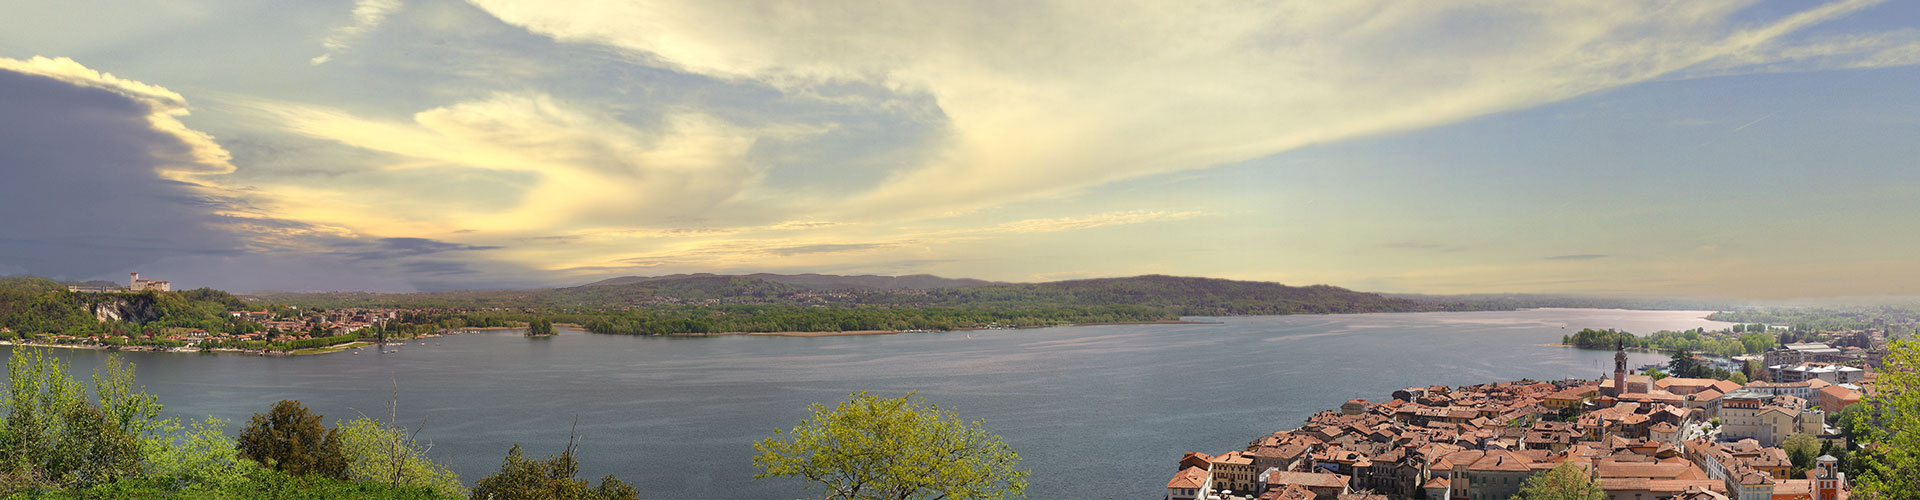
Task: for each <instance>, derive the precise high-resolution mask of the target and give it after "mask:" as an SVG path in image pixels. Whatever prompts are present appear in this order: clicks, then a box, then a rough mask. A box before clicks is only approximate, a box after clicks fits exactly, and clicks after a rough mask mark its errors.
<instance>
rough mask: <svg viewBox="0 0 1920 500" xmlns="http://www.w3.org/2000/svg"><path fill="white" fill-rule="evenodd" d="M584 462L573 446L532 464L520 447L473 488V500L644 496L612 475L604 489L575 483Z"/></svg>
mask: <svg viewBox="0 0 1920 500" xmlns="http://www.w3.org/2000/svg"><path fill="white" fill-rule="evenodd" d="M579 473H580V462H579V461H577V460H574V458H573V443H571V442H569V443H567V449H566V451H563V452H561V453H560V455H559V456H552V455H549V456H547V457H546V458H543V459H539V460H529V459H527V458H526V456H525V454H524V453H523V452H521V451H520V445H519V444H515V445H513V448H512V449H509V450H507V459H506V460H505V462H504V463H501V464H500V470H499V471H498V472H495V473H493V475H491V476H487V477H486V478H485V479H481V480H480V482H479V483H478V484H476V485H474V487H473V497H472V498H473V500H637V499H638V498H639V495H640V492H639V491H637V490H635V489H634V488H633V485H631V484H628V483H627V482H626V481H621V480H620V479H619V478H615V477H613V475H611V474H609V475H607V477H604V478H601V479H600V486H599V487H595V488H589V487H588V486H587V481H586V480H585V479H575V478H574V477H573V476H574V475H575V474H579Z"/></svg>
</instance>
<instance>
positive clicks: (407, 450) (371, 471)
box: [335, 417, 467, 497]
mask: <svg viewBox="0 0 1920 500" xmlns="http://www.w3.org/2000/svg"><path fill="white" fill-rule="evenodd" d="M335 428H336V429H338V430H339V431H340V451H341V453H342V454H343V455H345V457H346V461H347V478H348V479H351V480H354V481H373V482H380V483H386V484H389V485H393V486H425V487H429V488H432V489H434V490H436V491H439V492H440V493H442V494H444V495H446V496H450V497H463V496H466V494H467V492H466V488H465V487H464V486H462V485H461V484H460V476H459V475H456V474H454V473H453V471H450V470H447V468H446V467H445V466H442V465H440V464H436V463H433V461H432V460H429V459H428V458H427V450H428V449H429V448H431V445H422V444H421V443H420V442H419V441H417V440H415V439H414V437H413V435H412V434H411V433H408V432H407V430H406V429H402V428H400V427H396V426H393V425H390V424H387V423H385V422H381V421H378V420H374V419H371V418H366V417H361V418H356V419H353V420H349V421H347V422H345V423H341V424H337V425H336V426H335Z"/></svg>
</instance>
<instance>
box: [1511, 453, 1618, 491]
mask: <svg viewBox="0 0 1920 500" xmlns="http://www.w3.org/2000/svg"><path fill="white" fill-rule="evenodd" d="M1513 498H1514V500H1605V499H1606V498H1607V492H1606V491H1605V490H1602V489H1600V485H1598V484H1594V482H1593V479H1592V478H1590V477H1588V476H1587V471H1586V468H1584V467H1581V466H1580V465H1579V464H1577V463H1574V462H1562V463H1561V464H1560V465H1556V466H1554V467H1553V468H1552V469H1549V470H1547V471H1546V472H1542V473H1539V474H1535V475H1534V476H1533V477H1529V478H1527V480H1526V481H1525V482H1522V483H1520V491H1519V492H1517V493H1514V494H1513Z"/></svg>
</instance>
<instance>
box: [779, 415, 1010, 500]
mask: <svg viewBox="0 0 1920 500" xmlns="http://www.w3.org/2000/svg"><path fill="white" fill-rule="evenodd" d="M753 448H754V449H755V450H757V451H758V452H759V454H757V455H755V456H754V457H753V463H754V465H755V466H756V467H759V469H760V473H759V474H756V475H754V477H755V478H767V477H797V478H803V479H807V480H809V481H812V482H814V483H817V484H816V486H819V487H821V488H823V489H824V490H825V492H826V494H827V498H831V499H836V500H865V499H874V500H878V499H951V500H968V499H1001V498H1010V497H1017V496H1019V495H1020V494H1021V493H1022V492H1023V491H1025V490H1026V486H1027V471H1026V470H1023V469H1020V468H1019V465H1020V456H1019V455H1018V454H1016V453H1014V451H1013V449H1012V448H1009V447H1008V446H1007V445H1006V443H1005V442H1003V441H1001V440H1000V437H999V436H997V435H994V434H992V433H989V432H987V431H986V430H985V429H983V428H982V426H981V422H977V421H976V422H966V421H963V420H961V419H960V418H959V417H958V416H956V415H954V414H953V413H952V412H949V411H945V410H941V409H940V408H939V407H937V406H933V405H929V404H925V403H923V402H920V401H917V400H915V399H914V398H913V396H912V395H911V394H910V395H907V396H903V397H899V398H880V397H876V396H873V395H870V394H867V393H865V392H859V393H854V394H853V395H852V399H850V400H848V401H845V402H842V403H840V405H839V406H837V407H834V408H831V409H829V408H827V407H826V406H824V405H819V404H815V405H813V418H810V419H808V420H807V421H805V422H802V423H801V424H800V426H798V427H794V428H793V430H791V431H787V432H784V433H782V432H778V431H776V432H775V436H774V437H771V438H767V439H766V440H763V441H761V442H759V443H756V444H754V445H753Z"/></svg>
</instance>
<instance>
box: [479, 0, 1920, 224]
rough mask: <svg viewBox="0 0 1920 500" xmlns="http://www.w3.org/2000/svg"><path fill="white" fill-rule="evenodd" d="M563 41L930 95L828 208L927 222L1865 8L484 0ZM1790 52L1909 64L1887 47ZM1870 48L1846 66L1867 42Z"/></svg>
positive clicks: (1652, 60)
mask: <svg viewBox="0 0 1920 500" xmlns="http://www.w3.org/2000/svg"><path fill="white" fill-rule="evenodd" d="M475 3H476V4H477V5H479V6H481V7H482V8H485V9H486V10H488V11H489V12H491V13H492V14H494V15H495V16H497V17H499V18H500V19H501V20H503V21H506V22H507V23H510V24H514V25H518V26H522V27H525V28H526V29H528V30H530V31H532V32H535V33H539V34H543V35H547V36H549V37H552V38H553V39H555V40H560V41H563V42H573V43H584V44H596V45H608V46H615V47H620V48H624V49H628V50H631V51H634V52H635V53H637V54H639V55H640V58H641V59H642V60H648V61H654V62H655V63H656V64H659V65H661V66H664V67H668V68H673V69H675V70H679V71H685V72H690V73H695V74H700V75H707V76H710V77H714V78H720V79H725V80H730V81H756V82H762V83H765V84H767V85H770V86H773V87H774V88H777V89H780V90H781V91H783V92H786V93H788V94H789V95H796V96H805V95H812V94H814V93H815V92H814V90H815V89H817V88H821V87H825V86H834V85H842V84H845V83H847V82H856V83H863V84H868V85H873V86H876V87H878V88H883V89H887V90H888V91H891V92H893V93H894V94H895V95H896V97H898V98H903V99H912V98H916V97H917V98H922V99H926V100H930V101H932V102H933V103H934V104H935V105H936V106H937V108H938V110H939V111H940V113H941V116H939V117H938V118H940V119H944V120H945V121H946V123H945V124H944V125H945V127H946V130H948V131H949V133H948V135H947V136H946V137H945V138H944V140H943V141H941V142H940V143H939V144H937V145H935V146H933V147H932V149H933V153H932V154H929V155H927V157H928V158H930V159H928V160H925V161H923V162H921V163H920V164H917V165H912V166H911V167H909V168H905V169H902V170H898V171H895V172H893V173H891V174H889V175H888V176H887V177H886V179H885V180H884V181H883V182H882V183H880V184H879V186H878V187H877V188H875V189H872V190H870V191H868V192H866V193H863V194H860V195H858V196H856V197H853V198H852V199H850V200H847V201H846V202H844V203H837V204H835V205H833V206H831V207H828V208H827V209H826V210H823V211H822V213H821V215H822V216H825V217H829V218H833V219H836V220H846V219H855V218H865V219H872V218H875V217H891V218H909V217H914V216H916V215H918V216H933V215H938V214H942V213H949V212H955V211H966V210H968V209H971V208H977V207H984V206H992V205H996V204H1001V203H1005V202H1008V201H1011V200H1020V199H1027V198H1032V197H1036V196H1041V195H1046V194H1049V193H1058V192H1063V191H1067V190H1071V189H1075V188H1081V187H1086V186H1094V185H1100V184H1104V183H1109V182H1113V181H1116V180H1120V179H1126V178H1132V177H1139V176H1145V175H1152V174H1158V173H1166V172H1174V171H1181V170H1189V169H1198V168H1206V167H1211V166H1216V165H1222V164H1227V163H1233V162H1239V161H1244V160H1248V159H1253V158H1259V157H1263V156H1268V155H1273V154H1276V153H1280V152H1284V151H1288V150H1291V149H1294V148H1297V147H1301V146H1304V145H1308V144H1314V143H1320V142H1327V141H1336V140H1341V139H1347V138H1353V137H1359V136H1366V135H1373V134H1381V133H1387V132H1394V131H1401V130H1409V129H1416V128H1421V127H1429V126H1434V125H1440V124H1446V123H1451V122H1457V121H1460V120H1465V119H1469V118H1474V117H1478V116H1483V115H1487V114H1490V113H1497V112H1502V111H1508V110H1514V109H1520V108H1526V107H1530V106H1535V105H1539V104H1543V103H1548V102H1554V101H1558V100H1563V99H1567V98H1570V97H1574V96H1579V95H1583V94H1587V93H1591V92H1595V91H1600V90H1606V89H1611V88H1615V87H1620V86H1623V85H1629V84H1633V83H1637V82H1643V81H1648V80H1652V79H1656V78H1661V77H1664V76H1668V75H1674V74H1676V73H1677V72H1680V71H1682V70H1686V69H1688V68H1692V67H1696V66H1700V65H1717V66H1719V67H1723V68H1726V69H1727V70H1735V69H1741V68H1745V69H1746V70H1753V67H1754V66H1755V65H1757V64H1763V63H1766V62H1769V61H1775V60H1779V59H1781V58H1793V57H1801V56H1798V55H1796V52H1795V51H1796V50H1801V49H1804V48H1805V46H1804V45H1799V44H1794V43H1789V42H1787V41H1786V40H1788V39H1789V38H1791V37H1792V36H1794V35H1796V34H1797V33H1799V32H1801V31H1804V30H1805V29H1806V28H1807V27H1809V26H1814V25H1818V24H1820V23H1823V22H1826V21H1829V20H1832V19H1836V18H1839V17H1843V16H1845V15H1848V14H1851V13H1853V12H1856V11H1858V10H1860V9H1862V8H1865V7H1868V6H1871V5H1873V4H1875V3H1877V2H1874V1H1841V2H1831V3H1827V4H1821V5H1816V6H1813V7H1811V8H1807V9H1805V10H1803V11H1799V12H1794V13H1791V14H1789V15H1786V16H1784V17H1780V18H1777V19H1772V20H1770V21H1765V22H1760V23H1752V22H1748V21H1745V20H1743V19H1744V18H1743V17H1742V16H1743V15H1745V14H1746V13H1745V12H1743V11H1742V9H1743V4H1739V3H1723V2H1713V3H1710V2H1687V3H1681V4H1672V3H1664V2H1661V3H1655V2H1645V3H1644V5H1640V4H1632V3H1629V4H1622V3H1621V2H1618V1H1613V0H1595V1H1586V2H1525V1H1514V2H1476V3H1467V4H1463V3H1453V2H1384V1H1382V2H1365V1H1361V2H1268V1H1252V0H1249V1H1244V2H1240V1H1221V2H1197V3H1194V2H1189V3H1180V2H1173V3H1160V4H1132V3H1128V4H1113V3H1111V2H1083V1H1070V0H1066V1H1043V2H1021V3H1018V4H1013V5H1007V4H982V3H969V2H901V3H887V4H873V3H854V2H846V3H843V2H806V3H799V4H784V5H781V6H777V7H769V6H766V5H762V4H757V3H749V2H737V1H724V0H723V1H706V2H677V1H669V0H655V1H648V0H573V1H568V2H558V3H557V4H556V3H538V4H534V3H526V2H512V1H506V0H476V1H475ZM1829 45H1830V46H1829V47H1827V48H1824V49H1806V50H1813V51H1814V52H1818V53H1823V54H1824V53H1832V54H1837V56H1836V57H1842V58H1847V59H1849V60H1861V59H1871V60H1874V61H1879V62H1876V63H1875V64H1904V62H1902V61H1905V60H1906V58H1905V57H1904V56H1902V55H1901V54H1904V52H1902V50H1904V49H1902V48H1901V47H1904V45H1899V44H1891V45H1889V44H1863V45H1860V46H1851V45H1847V44H1844V43H1834V44H1829ZM1876 48H1877V49H1878V52H1873V53H1872V54H1869V55H1866V56H1862V54H1861V51H1868V50H1870V49H1876Z"/></svg>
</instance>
